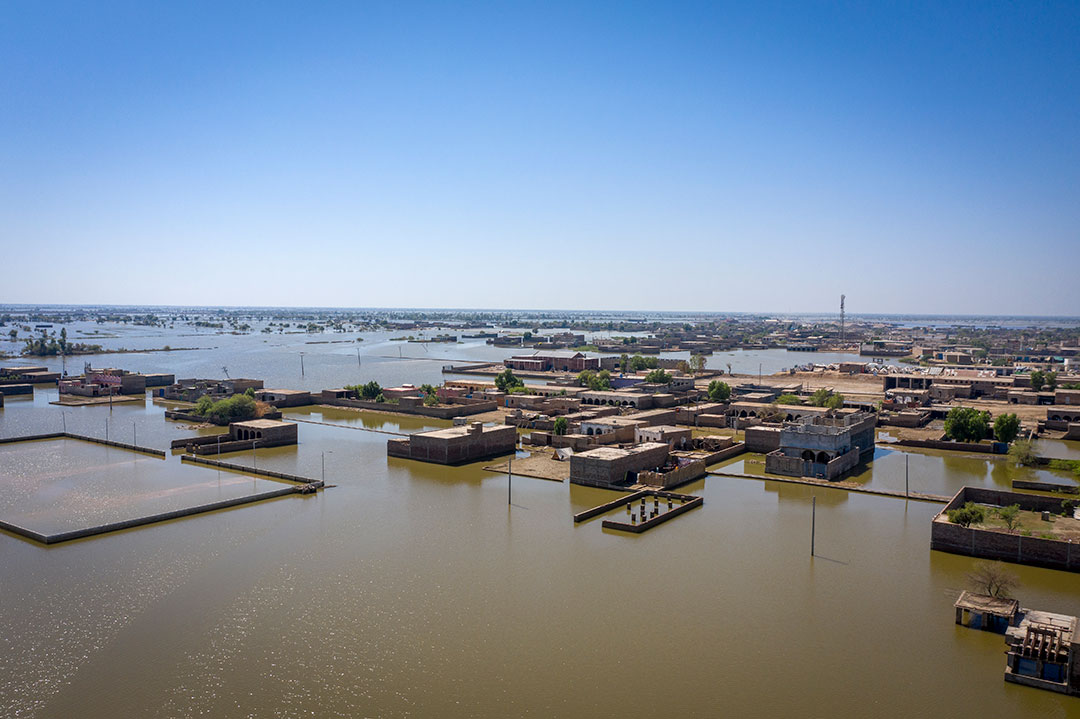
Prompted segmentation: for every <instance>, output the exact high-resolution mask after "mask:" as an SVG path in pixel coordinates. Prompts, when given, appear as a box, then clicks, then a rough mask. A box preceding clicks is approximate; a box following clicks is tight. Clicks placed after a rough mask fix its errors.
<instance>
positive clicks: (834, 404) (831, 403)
mask: <svg viewBox="0 0 1080 719" xmlns="http://www.w3.org/2000/svg"><path fill="white" fill-rule="evenodd" d="M825 406H826V407H828V408H829V409H841V408H843V406H844V395H842V394H840V393H839V392H837V393H836V394H833V395H830V396H829V398H828V399H827V400H825Z"/></svg>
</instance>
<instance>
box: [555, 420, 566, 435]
mask: <svg viewBox="0 0 1080 719" xmlns="http://www.w3.org/2000/svg"><path fill="white" fill-rule="evenodd" d="M569 426H570V423H569V422H567V421H566V417H556V418H555V426H554V427H553V428H552V431H553V432H554V433H555V434H558V435H563V434H566V431H567V429H568V428H569Z"/></svg>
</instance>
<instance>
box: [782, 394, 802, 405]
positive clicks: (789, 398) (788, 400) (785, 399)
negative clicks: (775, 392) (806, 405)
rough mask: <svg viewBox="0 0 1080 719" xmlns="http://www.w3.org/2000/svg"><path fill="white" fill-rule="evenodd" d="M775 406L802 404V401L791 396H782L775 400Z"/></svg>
mask: <svg viewBox="0 0 1080 719" xmlns="http://www.w3.org/2000/svg"><path fill="white" fill-rule="evenodd" d="M776 403H777V404H802V400H801V399H799V398H798V396H796V395H793V394H782V395H780V396H779V397H777V398H776Z"/></svg>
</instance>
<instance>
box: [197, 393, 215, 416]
mask: <svg viewBox="0 0 1080 719" xmlns="http://www.w3.org/2000/svg"><path fill="white" fill-rule="evenodd" d="M213 406H214V400H213V398H211V397H210V395H206V394H204V395H203V396H202V397H199V399H198V401H197V402H195V414H197V415H199V416H200V417H205V416H206V413H207V412H209V411H210V408H211V407H213Z"/></svg>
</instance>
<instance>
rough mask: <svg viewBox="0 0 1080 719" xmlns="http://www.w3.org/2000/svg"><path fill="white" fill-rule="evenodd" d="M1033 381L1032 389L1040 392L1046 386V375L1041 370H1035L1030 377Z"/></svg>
mask: <svg viewBox="0 0 1080 719" xmlns="http://www.w3.org/2000/svg"><path fill="white" fill-rule="evenodd" d="M1029 378H1030V379H1031V389H1033V390H1035V391H1036V392H1039V391H1040V390H1042V388H1043V385H1044V384H1046V373H1045V372H1043V371H1042V370H1040V369H1037V370H1035V371H1034V372H1032V373H1031V374H1030V375H1029Z"/></svg>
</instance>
